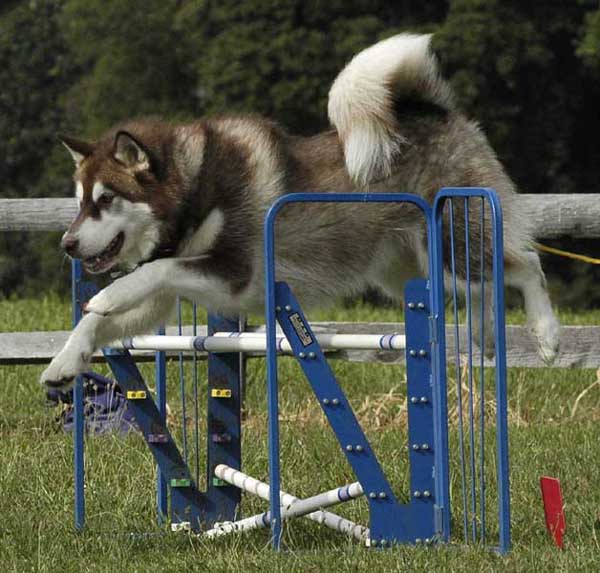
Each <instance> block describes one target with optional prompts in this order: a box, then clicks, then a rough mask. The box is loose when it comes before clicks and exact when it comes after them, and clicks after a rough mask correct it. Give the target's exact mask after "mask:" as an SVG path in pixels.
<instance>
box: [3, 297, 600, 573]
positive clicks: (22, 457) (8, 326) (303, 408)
mask: <svg viewBox="0 0 600 573" xmlns="http://www.w3.org/2000/svg"><path fill="white" fill-rule="evenodd" d="M318 318H319V319H332V320H363V321H378V320H379V321H389V320H396V319H397V313H396V312H395V311H393V310H389V309H383V310H382V309H373V308H370V307H368V306H363V305H358V306H354V307H352V308H350V309H344V308H341V309H339V310H336V311H335V312H333V313H329V314H323V313H320V314H319V315H318ZM510 320H511V321H516V322H520V321H522V315H521V314H520V313H513V314H511V316H510ZM69 322H70V310H69V304H68V302H66V301H62V300H60V299H58V298H56V297H48V298H45V299H43V300H36V301H33V300H28V301H23V300H20V301H16V300H13V301H1V302H0V330H1V331H23V330H51V329H64V328H68V327H69ZM563 322H565V323H571V324H576V323H583V324H600V315H599V314H598V313H587V314H585V315H577V314H573V313H565V316H564V317H563ZM332 364H333V365H334V369H335V371H336V374H337V375H338V377H339V380H340V382H341V383H342V385H343V387H344V389H345V390H346V391H347V393H348V395H349V397H350V399H351V401H352V404H353V406H354V407H355V411H356V413H357V416H358V417H359V419H360V421H361V423H362V424H363V426H364V427H365V430H366V432H367V434H368V437H369V439H370V440H371V442H372V444H373V446H374V448H375V450H376V452H377V453H378V455H379V457H380V459H381V460H382V462H383V465H384V468H385V470H386V471H387V472H388V474H389V476H390V479H391V481H392V484H393V486H394V488H395V491H396V493H397V494H398V496H399V497H400V498H401V499H406V496H407V495H408V493H409V492H408V474H407V466H406V449H405V446H406V443H407V441H406V421H407V410H406V393H405V387H406V386H405V371H404V370H403V369H402V368H398V367H392V366H386V365H377V364H346V363H341V362H332ZM280 369H281V431H282V435H281V443H282V459H283V464H282V470H283V486H284V488H285V489H286V490H288V491H290V492H291V493H294V494H295V495H298V496H308V495H312V494H315V493H317V492H318V491H322V490H325V489H329V488H331V487H334V486H337V485H342V484H344V483H348V482H350V481H353V476H352V473H351V471H350V469H349V467H348V466H347V464H346V462H345V460H344V458H343V455H342V453H341V452H340V451H339V448H338V446H337V444H336V442H335V441H334V439H333V436H332V432H331V431H330V429H329V428H328V426H327V424H326V422H325V420H324V418H323V416H322V414H321V412H320V409H319V407H318V405H317V404H316V402H315V400H314V398H313V396H312V395H311V393H310V391H309V387H308V384H307V382H306V381H305V380H304V378H303V376H302V373H301V371H300V370H299V369H298V367H297V366H296V365H295V364H294V363H293V361H291V360H289V359H286V360H282V361H281V366H280ZM40 370H41V367H16V366H15V367H0V571H2V572H5V571H6V572H8V571H15V572H22V571H34V570H35V571H78V572H79V571H154V572H156V571H181V570H184V569H185V570H195V571H245V572H247V571H283V570H285V571H419V570H428V571H430V570H433V571H442V570H443V571H495V570H498V571H534V570H536V571H596V570H598V563H600V545H599V540H598V537H599V536H600V523H599V521H598V520H599V514H600V461H599V460H600V440H599V439H598V428H599V424H600V382H598V381H597V380H598V375H597V373H596V372H594V371H591V370H560V369H551V368H548V369H512V370H511V371H510V373H509V395H510V405H509V409H510V411H509V424H510V456H511V498H512V517H513V520H512V523H513V528H512V535H513V549H512V551H511V553H510V554H509V555H508V556H506V557H499V556H497V555H495V554H493V553H492V552H490V551H488V550H486V549H483V548H480V547H471V548H463V547H459V546H450V547H447V546H442V547H439V548H412V547H411V548H408V547H398V548H394V549H393V550H388V551H378V550H370V549H366V548H365V547H362V546H360V545H359V544H358V543H356V542H354V541H351V540H348V539H346V538H344V537H343V536H341V535H338V534H336V533H335V532H330V531H329V530H326V529H325V528H323V527H322V526H319V525H317V524H315V523H313V522H309V521H306V520H296V521H294V522H291V523H290V524H289V525H288V526H287V527H286V529H285V538H284V546H285V548H286V550H285V551H284V552H282V553H280V554H275V553H274V552H272V551H271V550H270V549H269V547H268V533H267V532H266V531H256V532H251V533H248V534H245V535H243V536H229V537H227V538H221V539H218V540H216V541H211V542H208V541H205V540H201V539H197V538H194V537H191V536H188V535H187V534H172V533H170V532H169V531H168V527H166V526H159V525H158V524H157V520H156V510H155V501H154V500H155V490H154V488H155V469H154V465H153V462H152V457H151V455H150V454H149V452H148V449H147V448H146V446H145V444H144V443H143V440H142V439H141V437H140V436H139V435H135V434H133V435H130V436H129V437H127V438H125V439H122V438H119V437H116V436H103V437H93V438H89V439H87V441H86V448H87V467H86V470H87V476H86V477H87V482H86V483H87V489H86V501H87V527H86V530H85V531H84V532H83V533H76V532H75V531H74V529H73V508H72V505H73V504H72V498H73V471H72V454H73V451H72V441H71V437H70V436H69V435H66V434H64V433H63V432H62V430H61V428H60V427H59V426H58V425H57V423H56V422H55V416H56V415H57V412H56V410H55V409H53V408H49V407H48V406H46V404H45V399H44V393H43V391H42V390H41V389H40V387H39V386H38V384H37V378H38V376H39V373H40ZM99 370H100V371H105V370H104V368H103V367H102V368H99ZM143 371H144V373H145V374H146V375H147V377H148V380H152V370H151V368H150V367H149V366H143ZM198 375H199V376H198V377H199V383H200V392H201V395H202V396H204V395H205V393H206V392H205V391H206V382H205V366H204V364H203V363H201V364H200V365H199V369H198ZM186 379H187V383H186V384H187V389H186V393H187V397H188V405H189V403H190V402H189V400H190V399H191V396H192V376H191V365H189V364H188V365H186ZM264 380H265V367H264V362H263V361H262V360H252V361H250V363H249V375H248V388H247V401H246V407H245V426H244V443H243V450H244V459H243V464H244V469H245V470H246V471H247V472H248V473H250V474H252V475H255V476H256V477H259V478H261V479H265V480H266V479H268V475H267V474H268V472H267V450H266V414H265V384H264ZM455 382H456V381H455V379H454V377H453V375H451V377H450V380H449V384H450V386H451V387H453V385H455ZM178 384H179V381H178V379H177V367H176V365H173V366H172V367H171V368H170V369H169V385H170V394H171V397H170V398H169V405H170V408H171V421H172V424H173V427H178V428H180V427H181V421H182V420H181V418H182V412H181V407H180V404H179V400H178V394H177V391H178ZM487 407H488V406H486V409H487ZM204 408H205V405H204V403H202V404H201V405H200V409H201V414H200V430H199V431H200V443H201V448H202V449H203V448H204V436H203V434H202V432H203V431H204V426H205V416H203V415H202V412H203V411H204ZM490 408H491V406H490ZM456 416H457V412H456V410H455V409H452V408H451V431H450V433H451V436H450V439H451V443H452V444H455V443H456V439H457V423H456ZM187 429H188V434H189V436H190V439H191V440H192V441H193V440H194V424H193V421H192V420H188V423H187ZM176 434H177V435H178V437H179V438H180V434H181V432H180V431H178V432H176ZM488 436H491V434H489V433H488ZM486 443H487V440H486ZM190 462H191V466H192V468H193V471H195V469H194V468H195V459H193V458H192V459H191V460H190ZM200 470H201V474H203V467H202V463H200ZM541 475H551V476H557V477H559V478H560V479H561V481H562V484H563V489H564V497H565V502H566V515H567V534H566V549H565V550H564V551H562V552H561V551H558V550H556V549H555V548H554V547H553V546H552V544H551V543H550V541H549V539H548V536H547V534H546V532H545V526H544V517H543V511H542V505H541V501H540V493H539V478H540V476H541ZM202 479H203V478H201V480H202ZM453 483H456V477H455V478H454V482H453ZM490 489H491V490H492V493H493V489H494V487H493V483H490ZM453 491H455V492H456V491H457V490H456V488H454V489H453ZM455 501H459V500H455ZM265 509H266V504H265V503H264V502H262V501H259V500H256V499H254V498H245V499H244V505H243V511H244V514H246V515H249V514H250V513H254V512H258V511H263V510H265ZM336 511H338V512H339V513H340V514H343V515H345V516H346V517H349V518H350V519H353V520H356V521H360V522H362V523H365V524H366V523H367V521H368V512H367V507H366V504H365V502H364V501H355V502H351V503H348V504H346V505H344V506H343V507H338V508H336ZM459 514H460V512H458V513H457V519H455V530H456V531H457V532H458V533H460V530H461V528H462V522H461V520H460V515H459ZM492 521H493V520H492ZM491 529H493V523H492V525H491Z"/></svg>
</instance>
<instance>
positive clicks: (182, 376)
mask: <svg viewBox="0 0 600 573" xmlns="http://www.w3.org/2000/svg"><path fill="white" fill-rule="evenodd" d="M177 332H178V334H179V336H181V335H182V334H183V329H182V323H181V299H180V298H179V297H177ZM179 392H180V395H181V418H182V425H181V426H182V441H183V460H184V461H185V463H186V464H187V463H188V443H187V413H186V399H185V372H184V368H183V352H180V353H179Z"/></svg>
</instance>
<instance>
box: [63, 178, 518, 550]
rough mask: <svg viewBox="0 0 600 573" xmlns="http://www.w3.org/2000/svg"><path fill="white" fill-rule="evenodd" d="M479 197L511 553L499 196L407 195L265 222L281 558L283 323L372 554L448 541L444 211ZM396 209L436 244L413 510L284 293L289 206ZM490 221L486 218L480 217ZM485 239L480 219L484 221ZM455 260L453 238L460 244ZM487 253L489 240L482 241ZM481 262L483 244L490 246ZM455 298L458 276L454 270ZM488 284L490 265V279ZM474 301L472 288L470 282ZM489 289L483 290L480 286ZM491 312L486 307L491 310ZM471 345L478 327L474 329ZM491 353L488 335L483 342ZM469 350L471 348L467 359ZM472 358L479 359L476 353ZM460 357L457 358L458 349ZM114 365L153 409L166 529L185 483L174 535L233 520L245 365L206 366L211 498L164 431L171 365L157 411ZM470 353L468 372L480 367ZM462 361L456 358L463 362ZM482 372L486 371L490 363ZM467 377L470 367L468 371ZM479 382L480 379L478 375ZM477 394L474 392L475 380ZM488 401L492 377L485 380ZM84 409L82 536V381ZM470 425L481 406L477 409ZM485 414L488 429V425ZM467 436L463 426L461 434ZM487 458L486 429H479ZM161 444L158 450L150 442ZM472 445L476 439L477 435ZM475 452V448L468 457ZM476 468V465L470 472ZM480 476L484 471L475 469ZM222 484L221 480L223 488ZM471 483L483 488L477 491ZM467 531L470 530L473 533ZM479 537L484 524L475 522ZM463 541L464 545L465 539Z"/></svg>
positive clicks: (422, 305)
mask: <svg viewBox="0 0 600 573" xmlns="http://www.w3.org/2000/svg"><path fill="white" fill-rule="evenodd" d="M457 197H458V198H464V199H465V202H466V201H467V200H468V199H469V198H473V197H478V198H480V199H481V200H482V205H483V202H484V201H485V202H486V203H487V204H488V205H489V207H490V210H491V213H492V243H493V265H492V266H493V281H494V293H493V294H494V314H495V341H496V401H497V422H496V448H497V472H498V474H497V480H498V487H499V489H500V491H499V496H498V506H499V508H498V520H499V531H500V534H499V551H500V552H506V551H508V549H509V547H510V500H509V481H508V427H507V396H506V342H505V334H504V331H505V326H504V299H503V284H504V283H503V248H502V215H501V210H500V205H499V203H498V199H497V197H496V195H495V193H494V192H493V191H492V190H489V189H479V188H476V189H473V188H467V189H465V188H447V189H443V190H442V191H441V192H440V193H439V194H438V196H437V197H436V200H435V203H434V206H433V208H431V207H430V206H429V205H428V204H427V203H426V202H425V201H424V200H423V199H421V198H420V197H417V196H415V195H410V194H406V193H389V194H368V193H360V194H358V193H352V194H324V193H323V194H316V193H315V194H312V193H305V194H294V195H286V196H284V197H281V198H280V199H279V200H278V201H277V202H276V203H275V204H274V205H273V206H272V207H271V209H270V210H269V212H268V214H267V216H266V220H265V229H264V237H265V282H266V288H265V308H266V328H267V382H268V414H269V420H268V424H269V427H268V430H269V468H270V482H271V495H270V505H271V515H272V520H271V528H272V542H273V545H274V547H275V548H279V547H280V541H281V533H282V527H281V525H282V524H281V509H280V503H279V497H280V481H281V480H280V460H279V423H278V381H277V350H276V332H275V328H276V323H277V322H279V324H280V326H281V327H282V329H283V330H284V332H285V334H286V336H287V338H288V340H289V341H290V344H291V346H292V349H293V351H294V355H295V356H296V358H297V359H298V361H299V363H300V366H301V367H302V369H303V370H304V372H305V374H306V376H307V378H308V380H309V382H310V383H311V385H312V387H313V391H314V393H315V395H316V396H317V398H318V399H319V403H320V404H321V406H322V408H323V411H324V412H325V414H326V416H327V418H328V420H329V422H330V424H331V426H332V428H333V430H334V432H335V434H336V437H337V439H338V441H339V442H340V445H341V446H342V448H343V451H344V453H345V455H346V457H347V459H348V461H349V463H350V464H351V466H352V468H353V470H354V471H355V473H356V475H357V477H358V479H359V481H360V482H361V484H362V485H363V488H364V489H365V492H366V493H367V499H368V503H369V508H370V513H371V542H372V545H379V546H384V545H387V544H391V543H394V542H409V543H418V542H420V541H423V542H426V541H433V540H434V539H439V540H443V541H446V540H448V539H449V536H450V492H449V447H448V427H447V423H448V421H447V410H448V405H447V389H446V348H445V319H444V299H445V291H444V267H443V263H444V261H443V241H442V236H443V235H442V232H443V207H444V203H445V202H446V201H447V200H451V199H453V198H454V199H455V198H457ZM308 202H310V203H313V202H322V203H332V202H333V203H396V202H406V203H411V204H412V205H414V206H416V207H417V208H418V209H419V210H420V211H421V213H422V214H423V218H424V223H425V227H426V230H427V239H428V255H429V281H424V280H419V279H418V280H414V281H410V282H409V283H408V284H407V288H406V293H405V305H406V308H405V314H406V341H407V353H406V359H407V373H408V385H407V392H408V399H409V407H408V413H409V414H408V415H409V444H408V445H409V461H410V483H411V498H410V500H409V502H408V503H406V504H401V503H399V502H398V500H397V499H396V498H395V496H394V494H393V492H392V490H391V488H390V486H389V483H388V482H387V480H386V478H385V475H384V474H383V472H382V470H381V467H380V465H379V463H378V461H377V458H376V457H375V455H374V453H373V451H372V449H371V447H370V445H369V443H368V441H367V439H366V437H365V436H364V433H363V431H362V429H361V428H360V426H359V425H358V422H357V421H356V418H355V416H354V414H353V412H352V410H351V408H350V405H349V403H348V401H347V399H346V397H345V396H344V394H343V392H342V390H341V389H340V387H339V386H338V384H337V382H336V380H335V378H334V376H333V373H332V372H331V370H330V368H329V366H328V365H327V362H326V361H325V358H324V356H323V353H322V351H321V349H320V347H319V345H318V343H317V341H316V338H315V336H314V334H313V333H312V330H311V328H310V326H309V324H308V322H307V321H306V318H305V316H304V314H303V312H302V310H301V308H300V306H299V305H298V302H297V301H296V299H295V298H294V296H293V294H292V293H291V291H290V289H289V288H288V286H287V285H286V284H284V283H277V282H276V281H275V232H274V231H275V224H276V218H277V215H278V213H279V212H280V210H281V209H282V208H283V207H284V206H286V205H289V204H292V203H296V204H297V203H308ZM482 209H483V207H482ZM481 217H482V219H481V225H482V227H483V221H484V216H483V211H482V215H481ZM466 223H467V228H466V236H465V242H466V245H467V247H466V248H467V253H468V252H469V251H468V249H469V237H468V210H467V215H466ZM451 239H452V240H451V243H452V256H453V257H454V243H453V235H451ZM482 241H483V239H482ZM481 248H482V253H483V242H482V247H481ZM452 271H453V287H454V298H456V275H455V265H454V259H452ZM481 273H482V276H483V262H482V267H481ZM466 282H467V285H468V286H467V292H470V277H469V271H467V280H466ZM482 284H483V278H482ZM72 291H73V311H74V315H73V324H74V325H75V324H76V323H77V322H78V320H79V319H80V318H81V304H82V303H83V302H84V301H85V300H87V299H88V298H89V297H90V296H91V295H93V294H94V293H95V292H96V291H97V289H96V287H95V286H94V285H93V284H92V283H86V282H84V281H82V279H81V264H80V263H79V261H74V262H73V287H72ZM481 308H482V309H483V302H482V307H481ZM238 328H239V323H238V322H237V320H236V321H228V320H225V319H222V318H220V317H215V316H211V317H210V318H209V333H213V332H215V331H218V330H226V331H235V330H238ZM482 330H483V329H482ZM468 332H469V337H470V333H471V320H470V315H469V319H468ZM481 340H482V341H483V333H482V338H481ZM469 348H470V347H469ZM470 350H471V349H470ZM457 353H458V348H457ZM104 354H105V357H106V359H107V361H108V363H109V365H110V367H111V369H112V370H113V372H114V374H115V377H116V379H117V381H118V382H119V384H120V385H121V387H122V388H123V390H124V391H125V392H126V391H127V390H144V391H146V393H147V398H145V399H142V400H132V401H130V402H129V405H130V408H131V409H132V410H133V413H134V415H135V417H136V419H137V421H138V424H139V425H140V427H141V429H142V432H143V434H144V436H145V438H146V441H147V442H148V445H149V447H150V449H151V451H152V453H153V455H154V456H155V459H156V461H157V464H158V466H159V470H160V471H159V480H158V484H157V488H158V491H157V498H158V508H159V520H161V519H163V518H164V516H165V515H166V512H167V490H166V485H165V484H166V483H167V482H170V480H173V479H175V480H181V479H183V480H185V482H186V484H187V485H184V486H183V487H181V485H180V486H179V487H172V488H171V519H172V521H173V522H174V523H181V522H190V525H191V527H192V529H194V530H201V529H203V528H204V527H210V526H212V524H213V523H214V522H215V521H222V520H231V519H233V518H234V517H235V514H236V512H237V508H238V504H239V501H240V491H239V490H238V489H237V488H233V487H230V486H227V485H224V484H222V483H217V482H216V481H213V479H212V476H213V475H214V467H215V465H217V464H219V463H226V464H228V465H230V466H232V467H236V468H239V467H240V461H241V449H240V438H241V424H240V422H241V416H240V408H241V400H242V388H241V383H242V377H243V374H244V372H243V357H242V356H241V355H239V354H237V353H236V354H218V355H217V354H211V355H210V356H209V397H208V432H207V434H208V435H207V439H208V444H207V458H208V462H207V476H208V477H207V484H208V485H207V491H206V492H205V493H204V492H200V491H199V490H198V487H197V484H196V483H194V480H193V479H192V476H191V474H190V471H189V469H188V467H187V464H186V463H185V461H184V459H183V458H182V456H181V454H180V453H179V450H178V449H177V447H176V445H175V443H174V442H173V440H172V438H171V436H170V435H169V432H168V430H167V427H166V423H165V413H166V373H165V367H166V363H165V356H164V353H157V355H156V383H157V403H156V404H155V403H154V401H153V400H152V399H151V397H150V394H149V392H148V390H147V388H146V385H145V383H144V381H143V379H142V377H141V375H140V373H139V371H138V369H137V367H136V365H135V362H134V361H133V358H132V357H131V356H130V355H129V354H128V353H127V352H126V351H124V352H115V351H110V350H105V351H104ZM471 354H472V353H471V352H469V356H470V360H472V356H471ZM457 356H458V354H457ZM481 364H482V365H483V362H482V363H481ZM470 366H472V364H471V363H470ZM469 376H471V368H470V369H469ZM470 387H471V389H472V380H471V379H470ZM214 389H218V390H223V389H227V390H231V395H230V396H229V397H227V398H226V399H222V398H219V397H217V396H213V395H212V393H211V390H214ZM481 389H482V396H483V376H482V379H481ZM74 403H75V432H74V440H75V448H74V460H75V524H76V527H77V528H78V529H81V528H82V527H83V525H84V520H85V504H84V496H83V494H84V457H83V456H84V453H83V437H84V436H83V432H84V425H83V390H82V382H81V380H80V379H78V381H77V383H76V387H75V395H74ZM470 409H471V419H472V405H471V408H470ZM483 421H484V420H483V409H482V423H483ZM461 428H462V422H461ZM481 432H482V433H481V438H480V441H481V446H482V450H483V443H484V439H483V427H482V428H481ZM153 434H154V435H156V434H163V438H165V437H166V439H162V440H160V441H158V442H156V441H153V440H150V438H149V437H150V436H151V435H153ZM471 435H473V430H472V434H471ZM472 451H473V446H472V447H471V452H472ZM481 455H482V460H481V474H480V476H481V477H480V481H481V499H483V496H484V483H483V452H482V454H481ZM471 466H472V468H474V464H473V462H472V463H471ZM472 472H473V475H474V472H475V470H474V469H472ZM217 481H218V480H217ZM473 481H474V479H473ZM480 509H481V516H480V520H481V523H482V526H481V541H482V542H483V541H485V513H484V511H485V507H484V504H483V503H481V505H480ZM465 527H466V526H465ZM473 535H474V536H476V522H475V519H474V518H473ZM465 540H467V538H466V535H465Z"/></svg>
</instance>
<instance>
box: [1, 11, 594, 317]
mask: <svg viewBox="0 0 600 573" xmlns="http://www.w3.org/2000/svg"><path fill="white" fill-rule="evenodd" d="M404 30H411V31H427V32H436V36H435V40H434V48H435V50H436V52H437V53H438V56H439V57H440V61H441V63H442V68H443V70H444V73H445V75H446V77H448V78H449V79H450V81H451V82H452V85H453V87H454V89H455V90H456V92H457V94H458V99H459V102H460V104H461V106H462V108H463V109H464V111H465V112H467V113H468V114H470V115H471V116H473V117H475V118H477V119H478V120H479V121H480V123H481V125H482V127H483V129H484V130H485V131H486V133H487V134H488V136H489V137H490V139H491V141H492V143H493V145H494V147H495V149H496V150H497V152H498V154H499V156H500V158H501V160H502V161H503V162H504V163H505V165H506V166H507V168H508V170H509V172H510V173H511V175H512V176H513V178H514V179H515V181H516V182H517V184H518V185H519V187H520V189H521V191H522V192H527V193H572V192H594V191H596V192H597V191H598V190H597V189H595V184H596V180H597V179H598V174H599V173H598V172H599V170H600V161H599V160H600V146H598V145H597V144H596V141H595V140H596V134H597V133H598V131H599V128H600V115H599V114H598V113H597V102H598V101H600V97H599V96H600V5H599V3H598V2H597V1H591V0H571V1H569V2H547V1H542V0H532V1H530V2H519V1H517V0H448V1H442V0H433V1H428V2H421V1H417V0H412V1H411V0H387V1H386V0H328V1H325V0H306V1H302V0H244V1H243V2H240V1H239V0H187V1H185V0H144V1H142V0H28V1H21V2H5V3H3V4H2V6H1V7H0V158H1V159H0V195H1V196H2V197H36V196H45V197H49V196H68V195H69V194H70V193H71V189H70V175H71V164H70V159H69V158H68V157H67V155H66V154H65V153H64V151H63V150H62V149H61V146H60V145H59V144H58V142H57V140H56V138H55V134H56V133H57V132H68V133H73V134H78V135H84V136H86V137H91V138H93V137H95V136H97V135H98V134H99V133H100V132H102V131H103V130H104V129H106V128H107V127H109V126H110V124H112V123H114V122H115V121H118V120H121V119H124V118H127V117H131V116H136V115H143V114H163V115H166V116H168V117H171V118H187V117H193V116H199V115H202V114H214V113H227V112H230V111H244V112H256V113H261V114H265V115H268V116H270V117H272V118H274V119H276V120H278V121H279V122H281V123H282V124H283V125H285V126H286V127H287V128H288V129H289V130H290V131H293V132H295V133H306V134H307V133H314V132H316V131H318V130H319V129H322V128H324V127H326V125H327V119H326V97H327V92H328V89H329V85H330V84H331V81H332V80H333V78H334V77H335V75H336V73H337V72H338V71H339V70H340V69H341V67H342V66H343V65H344V64H345V63H346V62H347V61H348V60H349V59H350V57H351V56H352V55H353V54H354V53H355V52H357V51H358V50H360V49H361V48H363V47H365V46H367V45H369V44H370V43H373V42H374V41H376V40H377V39H380V38H383V37H386V36H389V35H392V34H394V33H397V32H399V31H404ZM565 245H566V246H568V247H571V248H574V249H579V250H582V251H584V252H588V253H589V254H593V252H594V250H596V251H597V247H598V242H597V241H590V242H588V243H587V244H583V243H579V244H577V243H568V244H567V243H565ZM545 266H546V268H548V269H549V270H551V271H552V276H553V277H555V279H557V280H558V279H560V280H561V281H563V283H564V282H567V283H569V285H570V288H569V289H565V288H557V289H555V290H556V293H555V295H556V296H557V297H558V298H557V302H560V303H561V304H564V305H569V306H591V305H595V306H598V304H599V303H600V293H598V291H597V289H596V293H594V290H593V288H592V287H593V284H594V281H595V280H596V281H597V280H598V279H599V278H600V273H598V272H597V269H593V268H591V267H589V266H584V265H582V264H566V263H564V262H563V261H562V260H555V259H548V260H547V261H546V264H545ZM67 276H68V265H66V264H64V262H61V255H60V253H59V252H58V238H57V237H54V236H53V237H52V238H51V239H50V240H46V239H43V240H41V241H40V235H30V236H27V235H25V234H22V235H18V234H15V233H12V234H0V292H2V293H4V294H5V295H7V294H11V293H16V294H22V293H25V292H29V293H31V292H35V291H39V290H41V289H44V290H47V289H48V288H55V289H63V288H65V284H66V277H67Z"/></svg>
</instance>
